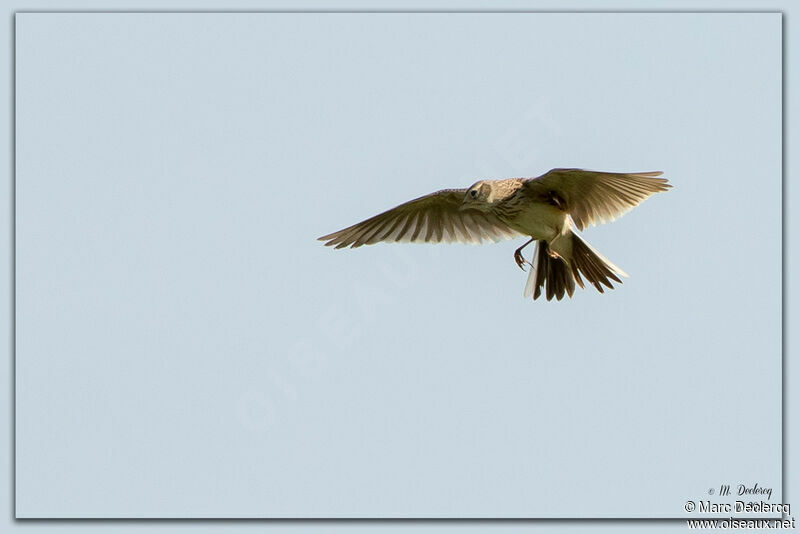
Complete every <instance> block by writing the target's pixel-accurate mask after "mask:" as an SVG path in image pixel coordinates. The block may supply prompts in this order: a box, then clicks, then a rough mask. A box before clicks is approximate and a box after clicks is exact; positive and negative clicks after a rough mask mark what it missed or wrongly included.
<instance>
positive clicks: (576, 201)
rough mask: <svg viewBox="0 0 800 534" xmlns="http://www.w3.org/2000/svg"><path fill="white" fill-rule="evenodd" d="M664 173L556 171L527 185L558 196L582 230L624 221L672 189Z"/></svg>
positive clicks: (536, 190)
mask: <svg viewBox="0 0 800 534" xmlns="http://www.w3.org/2000/svg"><path fill="white" fill-rule="evenodd" d="M661 174H662V173H661V172H658V171H656V172H637V173H611V172H596V171H586V170H583V169H553V170H551V171H550V172H548V173H545V174H543V175H542V176H540V177H538V178H533V179H531V180H528V181H527V182H526V187H528V188H529V189H531V190H533V191H534V192H537V193H542V194H544V193H547V192H551V191H552V192H555V193H557V194H558V195H559V196H560V197H561V198H563V199H564V201H565V203H566V210H567V212H568V213H569V214H570V216H571V217H572V220H573V221H574V222H575V226H577V227H578V229H579V230H583V229H584V228H585V227H586V226H589V225H592V226H593V225H596V224H600V223H605V222H610V221H613V220H614V219H617V218H619V217H621V216H622V215H624V214H626V213H627V212H628V211H630V210H631V209H633V208H634V207H636V206H638V205H639V204H640V203H641V202H642V201H644V200H645V199H646V198H648V197H649V196H650V195H653V194H655V193H658V192H661V191H666V190H668V189H670V188H671V187H672V186H671V185H670V184H669V183H667V180H666V179H664V178H659V176H661Z"/></svg>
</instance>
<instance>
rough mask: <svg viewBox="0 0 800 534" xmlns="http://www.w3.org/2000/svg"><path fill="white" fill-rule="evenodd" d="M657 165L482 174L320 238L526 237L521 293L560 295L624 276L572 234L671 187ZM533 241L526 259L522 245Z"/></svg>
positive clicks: (336, 243) (336, 241)
mask: <svg viewBox="0 0 800 534" xmlns="http://www.w3.org/2000/svg"><path fill="white" fill-rule="evenodd" d="M661 174H662V173H661V172H636V173H612V172H597V171H587V170H582V169H553V170H551V171H549V172H546V173H545V174H543V175H541V176H539V177H538V178H510V179H507V180H481V181H478V182H475V183H474V184H473V185H471V186H470V187H469V188H467V189H443V190H441V191H437V192H435V193H431V194H429V195H425V196H423V197H420V198H417V199H415V200H411V201H409V202H406V203H405V204H400V205H399V206H397V207H396V208H392V209H390V210H388V211H385V212H383V213H381V214H379V215H376V216H374V217H371V218H369V219H367V220H365V221H362V222H360V223H358V224H354V225H353V226H349V227H347V228H345V229H343V230H339V231H338V232H334V233H332V234H328V235H324V236H322V237H320V238H319V240H320V241H325V245H326V246H333V247H335V248H337V249H338V248H344V247H348V246H349V247H351V248H357V247H360V246H362V245H372V244H374V243H378V242H381V241H383V242H388V243H394V242H401V243H408V242H414V243H417V242H420V243H441V242H445V243H449V242H461V243H482V242H483V241H493V242H496V241H500V240H503V239H511V238H514V237H529V238H530V239H528V241H526V242H525V243H524V244H523V245H522V246H521V247H519V248H518V249H517V250H516V251H515V252H514V261H515V262H516V263H517V265H518V266H519V267H520V268H521V269H522V270H525V264H528V265H530V266H531V268H530V271H529V273H528V281H527V283H526V284H525V292H524V295H525V296H526V297H529V296H531V295H533V299H534V300H536V299H537V298H539V296H540V295H541V294H542V290H543V289H544V290H545V295H546V296H547V300H552V298H553V297H555V298H556V299H557V300H561V299H562V298H563V297H564V294H565V293H566V294H567V295H568V296H569V297H572V294H573V293H574V292H575V285H576V284H577V285H578V286H580V287H581V288H583V287H584V282H583V278H582V277H581V275H582V276H583V277H585V278H586V280H587V281H588V282H589V283H590V284H592V285H593V286H594V287H595V288H597V290H598V291H599V292H600V293H603V286H606V287H607V288H609V289H613V288H614V286H613V285H612V284H611V281H612V280H613V281H615V282H618V283H622V280H620V278H619V277H620V276H624V277H627V276H628V275H627V274H626V273H625V272H624V271H623V270H622V269H620V268H619V267H617V266H616V265H614V264H613V263H611V262H610V261H608V260H607V259H606V258H605V257H603V256H602V255H601V254H600V253H599V252H597V251H596V250H595V249H594V248H592V247H591V246H590V245H589V244H588V243H587V242H586V241H584V240H583V239H581V237H580V236H579V235H578V234H577V233H576V229H577V230H583V229H584V228H585V227H586V226H588V225H592V226H594V225H596V224H598V223H605V222H609V221H613V220H614V219H616V218H618V217H621V216H622V215H624V214H625V213H627V212H628V211H630V210H631V209H633V208H634V207H635V206H637V205H639V203H640V202H642V201H644V200H645V199H646V198H648V197H649V196H650V195H652V194H654V193H658V192H661V191H666V190H667V189H669V188H671V187H672V186H671V185H669V184H668V183H667V180H666V179H664V178H658V177H659V176H661ZM534 241H535V242H536V251H535V252H534V254H533V261H532V262H529V261H527V260H526V259H525V258H524V257H523V256H522V250H523V249H524V248H525V247H526V246H528V245H529V244H531V243H533V242H534Z"/></svg>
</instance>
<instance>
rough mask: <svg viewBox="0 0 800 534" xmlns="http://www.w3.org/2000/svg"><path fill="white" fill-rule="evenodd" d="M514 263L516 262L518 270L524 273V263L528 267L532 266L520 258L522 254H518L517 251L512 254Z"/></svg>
mask: <svg viewBox="0 0 800 534" xmlns="http://www.w3.org/2000/svg"><path fill="white" fill-rule="evenodd" d="M514 261H515V262H517V267H519V268H520V269H522V270H523V271H525V264H526V263H527V264H528V265H530V266H531V267H533V264H532V263H531V262H529V261H528V260H526V259H525V258H524V257H523V256H522V252H520V251H519V250H517V251H516V252H514Z"/></svg>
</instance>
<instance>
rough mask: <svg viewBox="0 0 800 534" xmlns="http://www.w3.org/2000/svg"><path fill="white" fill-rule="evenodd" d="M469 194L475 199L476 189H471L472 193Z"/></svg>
mask: <svg viewBox="0 0 800 534" xmlns="http://www.w3.org/2000/svg"><path fill="white" fill-rule="evenodd" d="M469 194H470V195H472V198H475V197H477V196H478V191H477V190H476V189H473V190H472V191H470V192H469Z"/></svg>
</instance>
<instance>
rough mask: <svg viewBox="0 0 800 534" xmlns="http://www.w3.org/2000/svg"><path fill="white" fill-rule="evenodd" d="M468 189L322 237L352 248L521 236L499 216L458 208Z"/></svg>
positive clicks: (444, 192)
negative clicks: (398, 243)
mask: <svg viewBox="0 0 800 534" xmlns="http://www.w3.org/2000/svg"><path fill="white" fill-rule="evenodd" d="M466 192H467V190H466V189H443V190H441V191H437V192H435V193H431V194H430V195H425V196H424V197H420V198H417V199H415V200H411V201H409V202H406V203H405V204H400V205H399V206H397V207H396V208H392V209H390V210H388V211H385V212H383V213H381V214H380V215H376V216H374V217H372V218H370V219H367V220H366V221H362V222H360V223H358V224H354V225H353V226H350V227H348V228H345V229H344V230H339V231H338V232H333V233H332V234H328V235H324V236H322V237H320V238H319V240H320V241H325V242H326V243H325V245H326V246H335V247H336V248H344V247H347V246H350V247H352V248H356V247H360V246H361V245H372V244H373V243H378V242H380V241H385V242H390V243H392V242H398V241H399V242H404V243H407V242H414V243H439V242H442V241H444V242H445V243H449V242H454V241H457V242H461V243H481V242H483V241H500V240H502V239H509V238H512V237H516V236H519V235H520V234H519V233H517V232H516V231H514V230H512V229H511V228H509V227H508V226H507V225H506V224H505V223H503V222H501V221H500V220H499V219H498V218H497V217H495V216H494V215H492V214H490V213H484V212H482V211H479V210H475V209H466V210H459V207H460V206H461V203H462V201H463V200H464V195H465V194H466Z"/></svg>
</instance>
